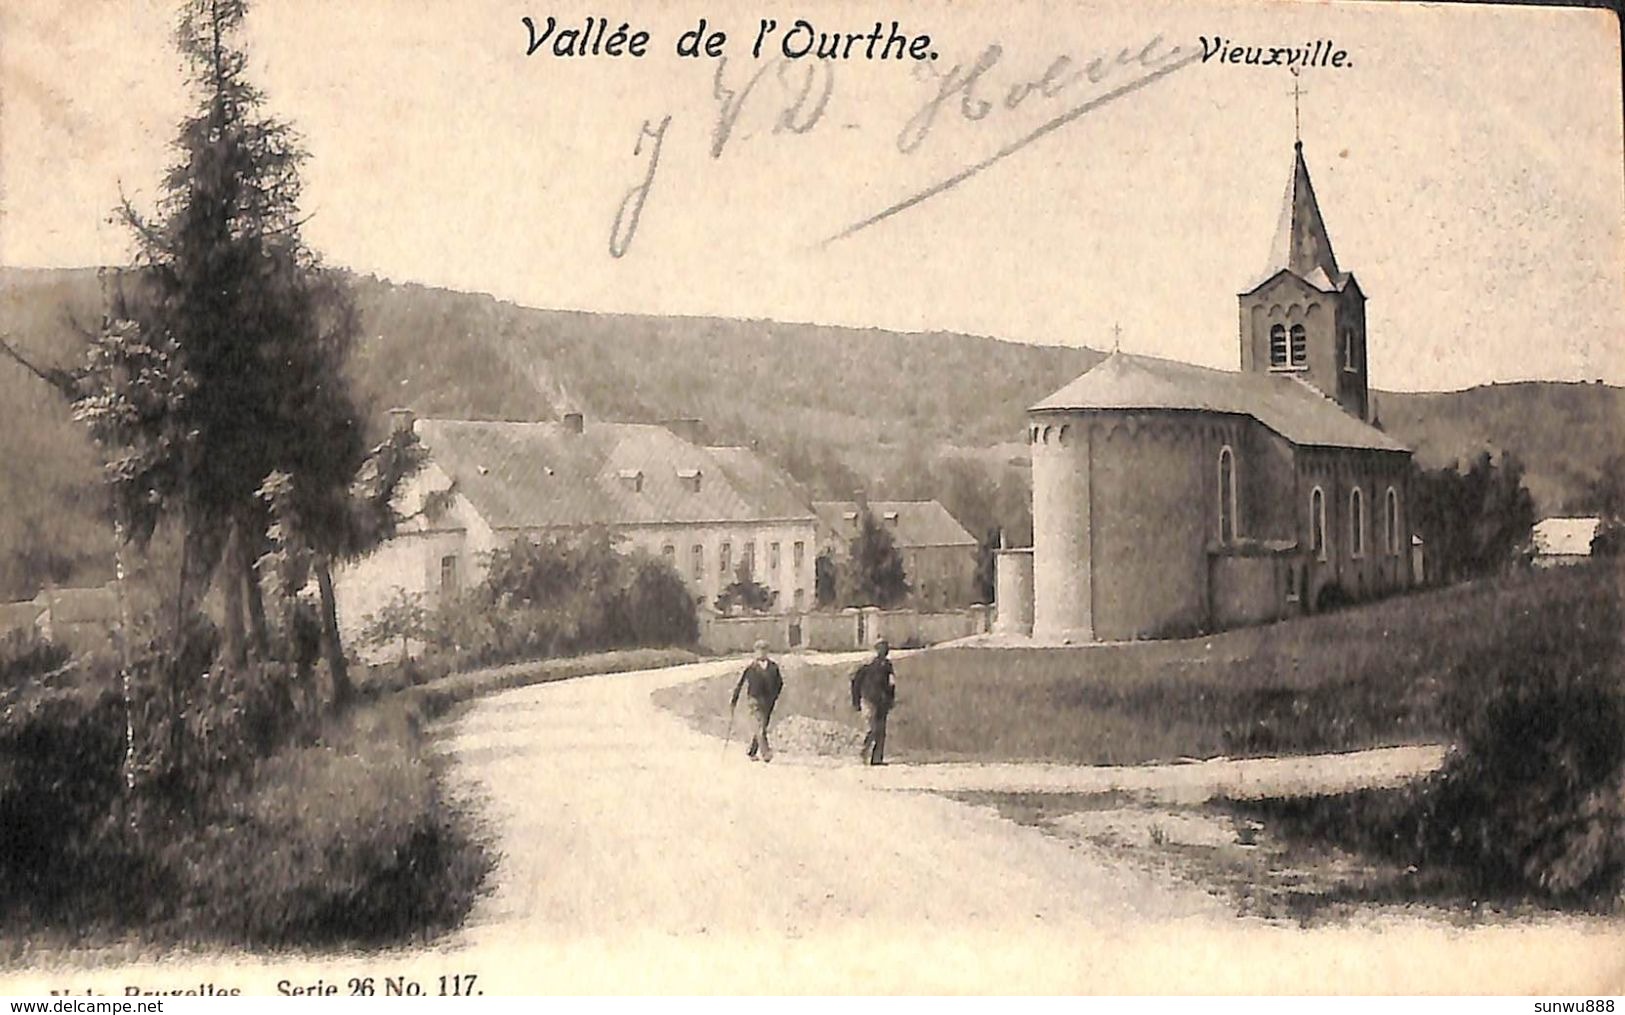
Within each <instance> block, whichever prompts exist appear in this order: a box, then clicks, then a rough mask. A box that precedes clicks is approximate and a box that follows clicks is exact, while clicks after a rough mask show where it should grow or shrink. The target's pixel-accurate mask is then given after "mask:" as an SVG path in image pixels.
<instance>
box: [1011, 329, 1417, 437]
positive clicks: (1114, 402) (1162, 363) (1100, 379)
mask: <svg viewBox="0 0 1625 1015" xmlns="http://www.w3.org/2000/svg"><path fill="white" fill-rule="evenodd" d="M1063 409H1124V410H1127V409H1183V410H1192V411H1204V412H1222V413H1228V414H1231V415H1237V416H1251V417H1253V418H1254V419H1256V420H1258V421H1259V422H1260V423H1262V424H1264V425H1265V426H1267V427H1269V428H1270V429H1271V430H1274V431H1275V432H1276V433H1278V434H1280V435H1281V436H1282V437H1285V438H1286V439H1287V440H1289V441H1291V442H1292V443H1294V444H1298V445H1302V446H1308V447H1340V448H1370V449H1374V450H1379V451H1409V450H1410V449H1409V448H1407V447H1405V445H1403V444H1401V443H1399V442H1398V441H1396V440H1394V439H1393V438H1392V437H1390V436H1388V435H1387V434H1385V433H1383V432H1382V431H1381V430H1378V429H1377V428H1376V427H1374V426H1371V425H1370V424H1368V423H1365V422H1363V421H1361V420H1359V419H1357V418H1355V417H1354V416H1351V415H1349V414H1348V413H1347V412H1345V411H1344V410H1343V409H1342V408H1341V407H1340V406H1338V404H1337V403H1336V402H1334V401H1332V400H1331V399H1329V398H1327V397H1326V396H1325V395H1324V394H1322V393H1321V392H1320V390H1319V389H1317V388H1315V387H1313V386H1312V385H1310V384H1308V383H1306V382H1305V381H1302V380H1300V379H1299V378H1298V377H1296V376H1295V375H1292V374H1258V373H1237V372H1236V371H1233V370H1214V369H1212V368H1210V367H1199V366H1193V365H1191V364H1189V363H1177V362H1175V361H1173V360H1166V359H1156V358H1154V357H1151V356H1131V355H1129V354H1128V353H1123V352H1114V353H1112V354H1111V355H1110V356H1107V357H1106V358H1105V359H1103V360H1101V361H1100V362H1099V363H1097V364H1096V365H1095V366H1094V367H1092V368H1091V369H1089V370H1088V371H1086V372H1084V373H1083V374H1082V375H1081V376H1079V377H1078V378H1077V379H1076V380H1074V381H1073V382H1072V383H1071V384H1068V385H1067V386H1066V387H1064V388H1062V389H1061V390H1059V391H1057V392H1055V393H1054V394H1053V395H1050V396H1049V397H1048V398H1046V399H1044V400H1043V401H1041V402H1039V403H1038V404H1037V405H1035V406H1033V407H1032V409H1031V410H1029V411H1031V412H1044V411H1048V410H1063Z"/></svg>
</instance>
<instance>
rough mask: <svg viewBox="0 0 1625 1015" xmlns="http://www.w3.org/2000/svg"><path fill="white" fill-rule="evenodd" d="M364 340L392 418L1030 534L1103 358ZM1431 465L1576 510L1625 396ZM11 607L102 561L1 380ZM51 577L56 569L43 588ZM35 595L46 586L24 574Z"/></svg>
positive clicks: (73, 430)
mask: <svg viewBox="0 0 1625 1015" xmlns="http://www.w3.org/2000/svg"><path fill="white" fill-rule="evenodd" d="M353 281H354V285H355V289H356V295H357V298H358V301H359V303H360V308H361V312H362V321H363V324H364V331H363V337H362V340H361V342H360V343H359V346H358V348H357V350H356V355H355V357H354V360H353V362H352V380H353V382H354V383H355V384H356V386H357V388H358V390H359V391H360V392H361V393H362V394H363V395H364V396H365V397H366V398H367V399H368V400H369V401H370V402H371V404H372V405H373V406H374V407H375V408H376V409H377V410H378V413H379V414H380V424H381V413H382V410H383V409H384V408H387V407H389V406H391V405H408V406H410V407H412V408H413V409H415V410H417V412H418V413H419V414H420V415H425V416H429V415H441V416H466V417H472V418H494V419H547V418H552V417H553V416H554V415H556V414H557V413H558V412H559V411H560V410H561V409H563V408H564V407H566V406H568V407H570V408H575V409H579V410H581V411H584V412H586V413H587V414H588V415H589V416H590V417H591V416H596V417H600V418H616V419H658V418H664V417H675V416H689V417H700V418H701V419H703V420H704V421H705V423H706V426H707V429H708V431H709V433H710V434H711V436H712V437H713V438H715V439H717V440H719V441H728V442H745V441H751V440H755V441H758V442H759V443H760V445H761V447H762V448H763V450H764V451H766V452H767V453H769V454H771V455H773V456H774V457H776V458H778V459H779V460H780V461H781V462H783V463H784V464H785V465H786V467H788V468H790V469H791V470H792V471H793V472H794V473H796V474H797V476H798V478H800V479H802V480H803V481H804V482H805V483H807V484H808V485H809V486H810V487H812V488H813V489H814V490H815V491H816V492H818V493H821V494H825V495H842V496H844V495H846V494H848V493H849V492H850V491H851V489H852V488H853V487H854V485H857V484H862V485H865V486H870V487H872V488H873V489H874V490H875V491H876V492H877V493H880V494H883V495H888V496H922V495H927V494H930V495H936V496H941V497H943V499H944V500H945V501H951V502H952V503H950V507H951V508H953V509H954V510H955V511H956V512H957V513H959V514H961V515H962V517H963V518H964V520H965V521H966V522H967V523H968V524H969V525H971V526H972V527H973V528H975V527H981V526H983V525H989V524H994V523H1001V524H1005V525H1007V526H1010V527H1011V528H1013V529H1015V530H1016V532H1017V533H1018V534H1019V533H1020V531H1021V529H1022V528H1023V527H1024V524H1025V522H1026V519H1025V517H1024V515H1025V499H1026V495H1025V478H1024V475H1023V473H1022V459H1023V455H1022V452H1023V449H1022V447H1021V446H1020V444H1019V439H1020V434H1021V431H1022V410H1023V409H1024V408H1025V407H1026V406H1027V405H1029V404H1031V403H1032V402H1034V401H1037V400H1038V399H1039V398H1041V397H1043V396H1044V395H1046V394H1048V393H1049V392H1050V391H1052V390H1053V389H1055V388H1057V387H1059V386H1060V385H1061V384H1063V383H1065V382H1066V381H1067V380H1070V379H1071V378H1072V377H1074V376H1076V375H1077V374H1079V373H1081V372H1082V371H1084V370H1085V369H1087V368H1088V367H1089V366H1091V365H1093V364H1094V363H1095V362H1097V361H1098V360H1099V359H1100V356H1101V354H1100V353H1098V352H1096V351H1094V350H1090V349H1079V348H1060V347H1049V346H1033V345H1024V344H1019V343H1011V342H1003V341H999V340H996V339H991V338H983V337H977V336H971V335H962V334H953V333H946V332H935V333H928V334H898V333H895V332H888V331H881V330H878V329H854V328H838V327H828V326H822V325H807V324H781V323H776V322H772V321H733V320H722V319H713V318H665V317H645V316H637V315H626V314H588V313H581V312H574V311H557V310H536V309H531V308H526V307H520V306H517V305H514V304H511V303H505V302H501V301H499V300H495V299H492V298H491V297H489V296H482V295H473V294H468V293H459V292H449V291H446V290H440V289H433V288H428V287H424V286H417V285H396V284H392V283H389V282H385V281H380V280H377V279H374V278H370V277H358V278H356V279H354V280H353ZM100 313H101V301H100V295H99V286H98V282H97V279H96V275H95V273H94V272H93V271H91V270H88V269H85V270H65V271H36V270H21V269H0V330H3V331H5V332H6V333H8V334H9V335H10V336H11V338H12V340H13V341H14V342H16V343H17V344H19V345H20V346H22V347H24V348H25V349H27V350H29V351H30V352H31V353H32V354H33V355H35V356H37V357H38V358H39V359H41V360H43V361H46V362H53V363H60V362H64V361H67V360H70V359H72V358H74V357H75V356H76V355H77V350H78V348H79V345H80V343H81V341H82V340H81V339H80V338H79V336H78V332H77V331H76V328H79V329H82V328H85V327H90V326H93V325H94V323H95V322H96V321H97V320H99V317H100ZM1377 404H1378V407H1379V411H1380V413H1381V416H1382V420H1383V423H1384V425H1385V426H1386V427H1387V428H1388V429H1389V431H1390V432H1392V433H1394V434H1395V435H1396V436H1398V437H1399V438H1401V439H1402V440H1405V441H1407V442H1409V443H1411V444H1412V445H1413V446H1415V447H1417V448H1418V450H1419V452H1420V456H1421V458H1422V460H1423V461H1424V462H1425V463H1427V464H1437V463H1442V462H1448V461H1450V460H1453V459H1455V458H1458V457H1467V456H1470V455H1472V454H1474V453H1476V452H1477V450H1479V449H1480V448H1482V447H1485V446H1493V447H1496V448H1504V449H1507V450H1510V451H1512V452H1513V453H1515V454H1517V455H1518V456H1519V457H1521V458H1522V459H1523V460H1524V461H1525V462H1526V463H1527V464H1528V466H1529V483H1530V487H1531V489H1532V491H1533V492H1534V493H1535V495H1536V497H1537V499H1538V501H1539V503H1540V505H1541V507H1542V509H1543V510H1544V511H1546V512H1548V513H1550V512H1554V511H1557V510H1559V509H1561V508H1562V507H1563V506H1564V505H1565V504H1566V503H1567V502H1568V501H1569V500H1570V499H1571V498H1572V497H1573V496H1574V494H1575V493H1576V492H1577V491H1578V490H1579V488H1580V487H1581V486H1582V485H1583V483H1584V481H1585V479H1586V478H1587V477H1588V476H1589V475H1591V474H1592V473H1594V472H1595V470H1596V469H1597V468H1598V466H1599V464H1600V462H1601V460H1602V459H1603V457H1605V456H1606V454H1607V453H1608V452H1609V451H1610V450H1612V449H1613V448H1616V447H1618V446H1619V445H1620V443H1621V440H1620V438H1621V435H1622V434H1625V391H1622V390H1621V389H1619V388H1614V387H1608V386H1603V385H1593V384H1558V383H1549V382H1528V383H1520V384H1504V385H1492V386H1487V387H1480V388H1473V389H1470V390H1467V391H1460V392H1443V393H1426V394H1399V393H1385V394H1379V395H1378V396H1377ZM0 407H3V409H0V412H3V414H4V415H3V419H0V599H3V598H7V597H9V596H11V595H16V594H19V593H21V592H24V591H27V589H26V586H27V585H28V584H29V583H30V581H37V580H38V579H39V578H40V577H43V575H44V574H46V573H51V574H52V575H54V576H55V577H56V578H58V580H67V578H68V575H69V574H70V573H75V572H78V574H77V575H76V578H75V580H78V578H79V577H84V576H85V575H89V574H92V573H94V572H95V571H96V568H95V567H94V566H89V567H87V562H89V561H93V560H102V559H105V557H106V556H107V549H108V537H107V536H106V535H105V533H106V532H107V528H106V526H105V523H103V522H101V521H99V520H98V517H97V514H96V507H97V504H98V498H97V496H96V491H95V468H94V459H93V456H92V454H91V452H90V450H89V448H88V447H87V446H86V442H85V440H84V438H83V436H82V435H81V434H80V432H79V430H78V428H77V427H76V426H75V425H74V424H73V422H72V421H71V420H70V419H69V418H68V414H67V411H66V409H65V408H64V407H63V406H62V405H61V404H59V403H58V402H57V401H56V400H55V399H54V397H53V396H52V395H51V394H50V393H49V392H47V391H45V390H44V389H43V386H42V385H40V384H39V382H38V381H36V380H34V379H33V378H31V377H29V376H27V375H26V374H24V373H23V372H22V371H21V370H20V369H17V368H16V367H15V365H14V364H11V363H9V362H0ZM42 568H44V570H42ZM29 575H32V576H34V577H33V578H29V577H27V576H29Z"/></svg>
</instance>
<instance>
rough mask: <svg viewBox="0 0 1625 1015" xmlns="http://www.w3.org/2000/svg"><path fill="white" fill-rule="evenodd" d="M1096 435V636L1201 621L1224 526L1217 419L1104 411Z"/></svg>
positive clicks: (1165, 629) (1193, 627) (1191, 626)
mask: <svg viewBox="0 0 1625 1015" xmlns="http://www.w3.org/2000/svg"><path fill="white" fill-rule="evenodd" d="M1102 415H1103V416H1104V417H1105V418H1104V419H1103V420H1102V422H1101V425H1100V429H1099V432H1098V433H1097V434H1096V444H1095V459H1094V464H1095V475H1094V486H1095V489H1094V494H1095V512H1094V521H1095V527H1094V532H1093V540H1092V541H1093V544H1094V547H1093V548H1094V583H1095V589H1096V597H1095V636H1096V638H1098V639H1100V640H1102V641H1120V640H1127V639H1132V638H1149V637H1166V636H1176V635H1180V634H1190V633H1194V632H1196V631H1198V630H1200V629H1201V628H1202V627H1203V626H1204V625H1205V622H1206V619H1207V612H1208V611H1207V544H1208V541H1209V539H1211V538H1214V536H1215V535H1216V531H1217V510H1216V508H1217V503H1218V464H1217V463H1218V449H1219V447H1220V443H1221V439H1220V438H1219V436H1218V432H1217V430H1216V428H1213V427H1209V426H1206V425H1203V424H1202V423H1201V422H1200V421H1201V420H1202V419H1204V418H1205V417H1200V416H1198V417H1195V418H1194V419H1188V418H1182V417H1181V416H1180V415H1179V414H1173V413H1167V414H1154V413H1123V414H1117V413H1113V414H1102Z"/></svg>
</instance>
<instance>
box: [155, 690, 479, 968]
mask: <svg viewBox="0 0 1625 1015" xmlns="http://www.w3.org/2000/svg"><path fill="white" fill-rule="evenodd" d="M221 803H222V804H223V807H222V809H221V811H220V812H219V814H218V816H216V817H214V818H213V819H211V820H210V821H208V822H207V823H204V824H202V825H200V826H196V827H194V828H192V829H190V830H188V831H187V832H186V833H184V834H182V835H180V836H177V837H176V839H175V840H174V841H172V842H171V843H170V844H169V845H168V846H167V847H165V848H164V850H163V851H162V859H163V860H164V862H165V865H166V866H167V867H168V868H170V869H171V870H172V871H173V872H174V873H175V880H176V883H177V885H178V890H179V893H180V901H181V903H182V904H181V905H180V907H179V908H178V913H179V914H180V917H179V919H180V921H181V925H180V928H179V929H181V930H182V931H183V932H184V933H185V934H186V935H187V936H193V937H203V938H208V939H221V940H226V941H230V942H235V943H242V944H249V945H257V946H285V945H293V944H300V945H306V944H361V945H370V944H378V943H382V942H385V941H391V940H399V939H401V938H402V937H406V936H422V935H425V934H427V933H429V932H432V931H434V930H437V929H444V928H447V927H450V926H452V925H454V924H455V923H456V922H457V920H459V919H460V918H461V917H462V916H463V915H464V914H465V913H466V912H467V910H468V908H469V906H470V905H472V903H473V900H474V897H475V891H476V888H477V886H478V884H479V882H480V880H481V878H483V876H484V874H485V872H486V870H487V869H488V867H489V858H488V857H487V856H486V855H485V854H484V853H483V851H482V850H480V849H479V848H478V847H477V845H475V844H474V843H472V842H470V841H469V840H468V839H467V837H466V835H465V833H463V832H462V831H461V830H460V829H459V827H458V823H457V821H456V820H455V818H456V815H455V814H454V813H453V812H452V811H451V810H450V808H449V807H448V806H447V805H446V803H445V801H444V800H443V799H442V797H441V794H440V790H439V788H438V785H437V779H436V775H435V772H434V771H433V769H432V767H431V765H430V763H429V762H428V761H427V760H426V757H425V754H424V751H423V744H422V733H421V730H420V724H419V719H418V717H417V715H416V714H415V713H414V712H412V711H411V710H409V709H408V708H407V706H406V705H405V704H404V703H402V702H401V701H399V700H394V701H389V702H384V703H380V704H378V705H374V706H371V707H368V708H363V709H360V710H358V711H357V712H355V713H352V715H351V717H350V718H349V720H348V721H347V722H345V723H343V724H342V725H339V726H335V727H334V728H333V729H330V730H329V731H327V732H326V733H325V734H324V736H323V738H322V742H321V743H319V744H316V745H311V746H305V747H295V748H292V749H289V750H286V751H283V752H280V753H279V754H277V755H275V756H274V757H272V758H269V759H267V760H266V761H265V762H263V763H261V764H260V765H259V766H258V767H257V768H256V770H255V772H254V775H253V778H252V781H251V782H250V783H249V784H248V786H247V787H246V789H245V791H244V792H242V793H239V794H235V795H233V797H232V798H230V799H228V800H223V801H221Z"/></svg>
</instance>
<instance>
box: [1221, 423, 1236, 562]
mask: <svg viewBox="0 0 1625 1015" xmlns="http://www.w3.org/2000/svg"><path fill="white" fill-rule="evenodd" d="M1235 538H1236V456H1235V454H1234V453H1233V452H1231V450H1230V447H1229V445H1226V446H1225V447H1224V448H1222V449H1220V451H1219V542H1221V543H1230V542H1233V541H1234V540H1235Z"/></svg>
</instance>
